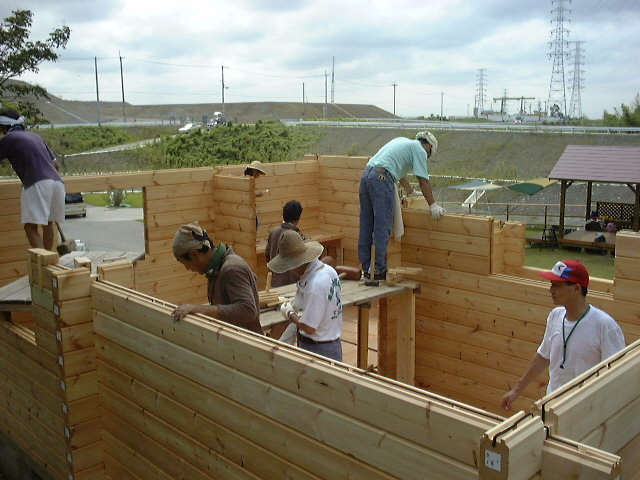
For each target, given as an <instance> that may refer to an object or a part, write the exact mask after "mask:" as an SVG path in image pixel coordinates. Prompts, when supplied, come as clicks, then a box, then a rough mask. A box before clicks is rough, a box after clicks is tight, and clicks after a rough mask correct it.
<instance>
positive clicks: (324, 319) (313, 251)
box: [267, 230, 342, 362]
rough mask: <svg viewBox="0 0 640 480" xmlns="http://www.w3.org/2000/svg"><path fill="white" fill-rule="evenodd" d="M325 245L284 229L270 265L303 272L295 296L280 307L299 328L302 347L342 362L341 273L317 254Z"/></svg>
mask: <svg viewBox="0 0 640 480" xmlns="http://www.w3.org/2000/svg"><path fill="white" fill-rule="evenodd" d="M323 249H324V247H323V246H322V245H321V244H319V243H318V242H308V243H305V242H304V240H303V239H302V237H301V236H300V234H299V233H297V232H295V231H293V230H287V231H286V232H284V234H283V236H282V239H281V240H280V251H279V253H278V255H276V256H275V257H274V258H273V259H272V260H271V261H270V262H269V263H268V264H267V266H268V267H269V269H270V270H272V271H273V272H276V273H284V272H288V271H293V272H295V273H296V274H298V275H300V280H299V281H298V283H297V287H298V289H297V292H296V297H295V300H294V302H293V304H291V303H290V302H285V303H283V304H282V305H281V306H280V313H282V316H283V317H284V318H285V319H286V320H289V321H290V322H293V323H294V324H295V325H296V326H297V327H298V344H299V346H300V348H302V349H304V350H307V351H309V352H313V353H317V354H318V355H323V356H325V357H328V358H331V359H333V360H337V361H340V362H341V361H342V344H341V343H340V336H341V335H342V300H341V298H340V297H341V292H342V290H341V286H340V279H339V278H338V274H337V273H336V271H335V270H334V269H333V267H331V266H329V265H327V264H325V263H322V262H321V261H320V260H319V259H318V257H319V256H320V254H321V253H322V251H323Z"/></svg>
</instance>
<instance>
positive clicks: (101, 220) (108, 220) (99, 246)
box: [61, 205, 144, 252]
mask: <svg viewBox="0 0 640 480" xmlns="http://www.w3.org/2000/svg"><path fill="white" fill-rule="evenodd" d="M143 215H144V214H143V211H142V208H106V207H96V206H93V205H87V216H86V217H84V218H83V217H71V218H67V219H66V221H65V222H64V224H63V225H61V227H62V230H63V231H64V233H65V235H66V236H67V237H68V238H73V239H76V240H82V241H83V242H84V243H85V245H86V246H87V250H94V251H110V250H125V251H128V252H144V224H143V223H142V218H143Z"/></svg>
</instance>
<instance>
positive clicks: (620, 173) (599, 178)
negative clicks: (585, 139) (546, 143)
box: [549, 145, 640, 184]
mask: <svg viewBox="0 0 640 480" xmlns="http://www.w3.org/2000/svg"><path fill="white" fill-rule="evenodd" d="M549 178H551V179H554V180H580V181H585V182H606V183H627V184H629V183H640V147H627V146H625V147H598V146H592V145H568V146H567V148H566V149H565V150H564V152H563V154H562V155H561V156H560V159H559V160H558V163H556V165H555V166H554V167H553V169H552V170H551V173H549Z"/></svg>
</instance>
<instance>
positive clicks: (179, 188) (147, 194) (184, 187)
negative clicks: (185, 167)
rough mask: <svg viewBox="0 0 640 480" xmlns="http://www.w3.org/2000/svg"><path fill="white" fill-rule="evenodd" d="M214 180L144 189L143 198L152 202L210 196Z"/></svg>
mask: <svg viewBox="0 0 640 480" xmlns="http://www.w3.org/2000/svg"><path fill="white" fill-rule="evenodd" d="M214 178H215V176H214V177H212V180H211V181H209V182H196V183H183V184H173V185H155V186H150V187H145V188H144V198H145V200H146V201H147V202H151V201H153V200H163V199H176V198H181V197H192V196H197V195H212V194H213V192H214V190H215V188H214V184H215V181H214V180H213V179H214Z"/></svg>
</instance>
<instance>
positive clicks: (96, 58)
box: [93, 57, 100, 126]
mask: <svg viewBox="0 0 640 480" xmlns="http://www.w3.org/2000/svg"><path fill="white" fill-rule="evenodd" d="M93 64H94V66H95V71H96V106H97V108H98V126H100V89H99V88H98V57H93Z"/></svg>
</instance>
